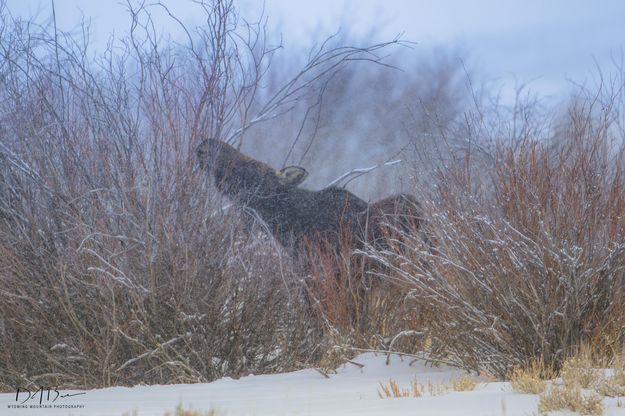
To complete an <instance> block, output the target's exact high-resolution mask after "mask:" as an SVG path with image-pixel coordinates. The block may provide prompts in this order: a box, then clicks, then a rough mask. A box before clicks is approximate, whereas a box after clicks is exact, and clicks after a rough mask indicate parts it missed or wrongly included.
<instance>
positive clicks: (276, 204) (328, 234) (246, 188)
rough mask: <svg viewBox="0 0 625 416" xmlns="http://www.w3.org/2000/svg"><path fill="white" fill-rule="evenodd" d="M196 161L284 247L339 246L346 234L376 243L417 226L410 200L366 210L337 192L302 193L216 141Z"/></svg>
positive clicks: (417, 213)
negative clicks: (257, 216) (397, 232)
mask: <svg viewBox="0 0 625 416" xmlns="http://www.w3.org/2000/svg"><path fill="white" fill-rule="evenodd" d="M198 158H199V161H200V165H201V167H202V168H203V169H206V170H207V171H208V172H209V173H210V174H211V175H212V176H213V178H214V180H215V185H216V186H217V188H218V189H219V190H220V191H221V192H222V193H223V194H225V195H227V196H228V197H229V198H231V199H232V200H233V201H235V202H237V203H239V204H242V205H243V206H245V207H249V208H252V209H253V210H255V211H256V212H257V213H258V215H259V216H260V217H261V218H262V220H263V221H264V222H265V223H266V224H267V226H268V228H269V230H270V231H271V233H272V234H273V235H274V237H275V238H276V239H277V240H278V241H279V242H280V244H282V245H283V246H284V247H287V248H289V247H295V248H296V249H299V247H300V245H301V244H302V243H304V242H307V241H308V242H315V241H325V242H327V243H330V244H331V245H332V246H335V247H338V245H339V244H340V241H341V238H342V237H344V235H345V234H344V233H345V232H348V233H350V234H349V235H351V236H352V238H351V240H352V241H353V243H355V244H358V243H359V242H362V241H365V240H369V241H374V242H376V243H377V242H380V241H383V239H384V237H385V236H387V235H388V231H389V230H394V229H401V230H404V231H409V230H411V229H415V228H416V227H418V225H419V221H421V220H420V219H421V209H420V205H419V203H418V202H417V201H416V199H415V198H414V197H412V196H410V195H406V194H399V195H394V196H391V197H388V198H384V199H382V200H379V201H377V202H374V203H372V204H371V205H369V204H367V203H366V202H365V201H363V200H362V199H360V198H358V197H357V196H356V195H354V194H352V193H351V192H349V191H347V190H345V189H342V188H337V187H329V188H325V189H322V190H319V191H309V190H305V189H301V188H298V187H297V186H295V185H293V184H290V183H288V182H286V181H284V180H280V177H279V176H278V172H276V170H275V169H273V168H272V167H271V166H269V165H267V164H265V163H263V162H260V161H258V160H255V159H252V158H250V157H248V156H245V155H244V154H243V153H241V152H240V151H239V150H237V149H235V148H234V147H232V146H230V145H228V144H226V143H224V142H221V141H219V140H215V139H210V140H205V141H204V142H203V143H202V144H201V145H200V146H199V147H198ZM389 225H390V227H389Z"/></svg>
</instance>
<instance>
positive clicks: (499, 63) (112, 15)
mask: <svg viewBox="0 0 625 416" xmlns="http://www.w3.org/2000/svg"><path fill="white" fill-rule="evenodd" d="M168 4H172V5H176V14H177V15H178V16H179V17H181V19H182V20H183V21H185V23H188V24H189V25H192V24H194V23H201V22H199V21H195V19H196V14H195V13H194V12H193V10H194V9H193V7H187V2H186V1H185V0H177V1H176V2H171V1H170V2H169V3H168ZM235 4H236V5H238V7H239V9H240V12H241V14H242V15H243V16H244V17H247V18H248V19H250V20H254V19H255V18H256V17H257V16H258V15H259V13H260V12H261V10H262V8H263V2H262V1H258V0H240V1H238V2H235ZM7 5H8V8H9V10H10V11H11V12H12V13H13V14H14V15H16V16H21V17H27V16H32V15H35V14H36V13H37V12H38V13H39V18H45V17H46V16H48V15H49V14H50V0H45V1H44V0H8V1H7ZM55 5H56V14H57V21H58V23H59V25H60V26H61V27H62V28H63V29H70V28H72V27H75V26H76V25H77V24H78V23H79V22H80V16H81V13H82V14H84V15H85V17H87V18H90V19H91V24H92V31H93V33H94V42H95V45H96V46H101V45H103V44H104V43H105V41H106V40H107V39H108V37H109V34H110V33H111V32H113V31H115V33H117V34H121V33H124V32H125V31H126V29H127V28H128V24H129V20H128V19H127V18H126V14H125V6H124V4H123V3H121V2H119V1H117V0H88V1H85V0H83V1H80V0H56V1H55ZM264 10H265V15H266V16H267V17H268V18H269V26H270V29H271V31H272V32H276V33H282V35H283V39H284V43H285V46H286V47H289V46H307V45H310V44H311V43H312V42H314V41H319V40H322V39H324V38H325V37H326V36H327V35H329V34H331V33H334V32H336V30H337V28H339V27H341V28H342V30H344V31H347V32H349V33H354V34H368V33H371V32H372V31H373V32H375V33H376V36H378V39H376V40H388V39H390V38H392V37H394V36H395V35H397V34H398V33H401V32H403V33H405V35H404V38H405V39H407V40H411V41H415V42H417V43H418V44H417V46H416V47H417V48H423V50H426V51H427V50H428V49H431V48H435V47H439V46H441V45H449V46H450V47H454V46H457V45H460V46H462V47H463V48H464V50H465V51H467V52H468V53H469V54H470V57H471V60H472V62H473V64H474V66H477V69H479V70H481V71H483V73H484V74H487V75H488V77H490V78H492V79H498V80H501V81H502V82H506V83H507V84H508V85H509V86H511V85H512V84H514V82H515V80H517V81H518V82H526V81H532V84H531V85H532V87H533V88H534V89H535V90H537V91H539V92H541V93H542V94H546V95H549V94H552V95H555V94H558V93H561V92H563V91H564V89H565V88H567V86H569V85H570V84H569V82H568V81H567V79H573V80H575V81H576V82H579V83H583V82H584V81H588V80H590V77H591V76H592V74H593V71H594V67H595V65H596V64H595V63H598V64H599V65H600V66H601V67H602V69H603V70H604V71H605V72H607V73H609V72H610V71H614V70H615V67H614V65H613V64H612V63H611V55H613V56H615V57H616V58H617V59H618V60H620V59H621V58H622V54H623V53H624V52H623V51H624V50H625V48H624V46H625V23H624V22H625V0H596V1H592V0H514V1H513V0H498V1H497V0H471V1H465V0H435V1H411V0H368V1H364V0H362V1H356V0H315V1H308V0H306V1H296V0H266V1H265V2H264ZM171 30H172V31H173V30H174V29H173V28H172V29H171Z"/></svg>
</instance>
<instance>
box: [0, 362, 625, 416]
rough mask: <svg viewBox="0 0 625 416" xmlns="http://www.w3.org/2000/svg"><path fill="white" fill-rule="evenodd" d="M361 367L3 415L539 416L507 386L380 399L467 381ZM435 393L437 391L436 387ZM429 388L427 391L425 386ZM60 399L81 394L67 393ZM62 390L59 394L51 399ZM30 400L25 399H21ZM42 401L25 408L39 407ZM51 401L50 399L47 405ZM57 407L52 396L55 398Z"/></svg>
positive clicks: (398, 367) (100, 394) (4, 408)
mask: <svg viewBox="0 0 625 416" xmlns="http://www.w3.org/2000/svg"><path fill="white" fill-rule="evenodd" d="M353 361H354V362H356V363H359V364H362V365H363V366H362V367H361V366H358V365H355V364H351V363H347V364H345V365H344V366H342V367H341V368H339V369H338V370H337V371H336V374H330V375H329V378H326V377H324V376H323V375H322V374H321V373H319V372H318V371H316V370H312V369H311V370H301V371H296V372H293V373H286V374H275V375H264V376H248V377H243V378H241V379H239V380H233V379H230V378H225V379H220V380H217V381H215V382H213V383H208V384H185V385H168V386H139V387H134V388H125V387H115V388H108V389H98V390H89V391H86V392H85V394H81V395H77V396H71V397H65V398H58V399H57V400H56V402H54V403H51V404H50V405H51V406H53V405H54V404H64V405H80V406H84V407H83V408H78V409H67V408H65V409H59V408H56V409H55V408H51V409H50V408H46V409H41V408H26V409H24V408H18V409H15V408H11V407H9V406H14V405H15V404H16V401H15V399H16V397H15V394H0V406H1V407H0V415H21V416H26V415H50V416H53V415H55V416H56V415H111V416H112V415H119V416H121V415H123V414H124V413H126V414H128V415H133V414H136V415H138V416H144V415H158V416H163V414H164V413H165V412H166V411H170V412H172V411H173V410H174V409H175V408H176V406H177V405H179V404H182V405H183V407H184V408H187V409H188V408H192V409H196V410H210V409H214V410H215V411H216V414H217V416H225V415H272V416H273V415H359V416H366V415H507V416H512V415H523V416H527V415H532V414H537V413H538V412H537V403H538V397H537V396H532V395H527V394H518V393H514V392H512V389H511V388H510V385H509V384H508V383H502V382H481V383H478V384H477V386H476V388H475V389H474V390H473V391H466V392H456V391H447V392H444V393H441V394H437V395H434V396H427V395H424V396H422V397H417V398H415V397H408V398H387V399H381V398H380V397H379V395H378V390H379V387H380V384H379V383H380V382H382V383H384V384H386V385H388V382H389V379H391V378H392V379H394V380H395V381H397V384H398V385H399V386H400V387H402V388H409V386H410V382H411V380H413V379H414V378H415V377H416V378H417V380H418V382H419V383H420V384H422V385H426V386H427V385H428V383H429V384H430V385H433V386H435V387H436V386H438V390H441V389H442V387H441V386H443V385H445V386H450V381H451V380H453V379H457V378H459V377H461V376H463V373H462V371H459V370H457V369H453V368H449V367H444V366H441V367H431V366H428V365H425V364H424V363H423V362H414V361H413V360H412V359H410V358H401V357H399V356H392V357H391V359H390V363H389V365H386V356H382V355H377V356H376V355H374V354H371V353H368V354H363V355H360V356H358V357H356V358H355V359H354V360H353ZM435 389H436V388H435ZM426 390H427V389H426ZM59 393H60V394H61V395H66V394H72V393H77V392H75V391H66V390H64V391H60V392H59ZM55 394H56V393H54V392H52V397H54V395H55ZM27 397H28V395H27V394H26V393H24V394H22V395H21V397H20V401H23V400H24V399H26V398H27ZM39 399H40V397H39V396H37V397H35V398H34V399H33V400H30V401H27V402H26V403H25V404H24V405H26V406H31V405H37V404H38V403H39ZM46 402H47V393H46V394H44V397H43V401H42V404H46ZM50 402H51V399H50ZM604 403H605V405H606V413H605V414H606V415H625V407H620V406H618V404H617V400H616V399H606V400H605V401H604ZM621 406H622V405H621Z"/></svg>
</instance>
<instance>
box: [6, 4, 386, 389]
mask: <svg viewBox="0 0 625 416" xmlns="http://www.w3.org/2000/svg"><path fill="white" fill-rule="evenodd" d="M195 5H196V7H198V10H199V11H200V12H201V13H204V14H205V17H206V20H205V24H204V25H203V26H201V27H198V28H195V30H189V29H187V28H183V29H185V33H187V34H188V35H189V39H188V42H187V43H186V44H184V45H174V44H172V43H167V42H164V41H160V40H159V37H158V34H157V33H155V32H153V31H152V28H153V19H152V13H154V12H155V11H156V10H158V11H160V12H162V13H164V14H165V15H168V14H169V10H168V9H167V8H166V6H165V5H163V4H160V3H156V4H154V5H152V6H149V7H148V6H145V7H143V6H140V7H138V8H134V7H133V6H132V5H129V17H130V23H131V29H130V33H129V35H128V36H126V37H125V38H124V39H123V40H122V41H121V42H118V43H116V42H113V43H112V44H111V46H110V48H109V49H108V50H106V51H105V52H104V53H103V54H101V55H96V56H95V58H93V55H92V53H91V51H90V49H89V47H88V41H87V39H88V36H85V37H83V38H80V37H76V36H73V35H71V34H68V33H63V32H60V31H57V30H56V28H55V26H54V24H53V23H54V22H52V23H51V24H49V25H44V26H40V25H37V24H36V23H35V22H28V21H26V22H25V21H16V20H13V19H12V18H11V17H10V16H9V15H8V14H7V13H5V11H4V9H3V8H0V14H1V18H2V22H1V25H2V30H0V54H1V55H2V60H1V63H0V71H1V74H0V137H1V138H2V140H1V141H0V256H1V258H0V270H2V272H1V273H0V287H1V288H2V289H0V296H1V301H0V335H1V336H0V388H2V389H4V390H10V389H15V388H16V387H17V386H26V387H28V386H31V385H37V386H39V385H41V384H49V385H55V386H64V387H93V386H109V385H131V384H136V383H173V382H177V383H180V382H197V381H207V380H212V379H214V378H216V377H220V376H223V375H231V376H239V375H241V374H246V373H249V372H255V373H262V372H273V371H286V370H289V369H293V368H298V367H300V366H302V365H306V364H310V363H311V362H313V363H314V362H315V360H318V359H319V357H320V356H321V355H322V354H321V352H320V351H319V348H318V347H317V346H316V344H315V342H316V338H315V334H314V333H312V331H314V330H315V327H314V325H312V324H311V322H314V321H311V319H310V316H309V314H310V309H309V308H308V307H307V304H306V300H305V296H303V293H302V290H301V283H300V279H299V277H298V276H297V274H296V273H294V272H293V271H292V270H293V268H292V267H291V263H290V261H289V260H288V258H285V257H284V253H283V251H282V249H281V248H280V247H278V246H277V245H275V244H273V241H272V240H271V239H267V238H266V237H265V236H264V234H263V233H262V232H261V230H259V229H257V228H254V226H252V229H251V230H250V229H249V224H246V225H245V227H246V228H247V232H242V228H243V227H244V225H242V221H241V219H240V216H239V213H237V212H236V210H225V209H223V208H222V207H223V206H224V205H225V201H222V200H221V199H220V198H218V197H216V195H215V194H216V191H215V189H214V187H212V186H211V184H210V183H208V181H207V180H206V179H205V177H204V175H203V174H202V173H201V172H200V171H199V169H198V168H197V166H196V165H197V162H196V157H195V149H196V148H197V146H198V144H199V143H200V141H202V140H204V139H206V138H209V137H226V138H229V139H230V140H232V139H234V138H237V137H241V136H242V135H244V134H245V133H246V132H247V131H248V130H249V129H250V128H252V127H253V126H255V125H257V124H258V123H261V122H263V121H266V120H268V119H271V118H273V117H276V115H279V114H281V113H284V112H287V111H289V109H290V108H291V106H292V104H293V103H294V102H297V101H298V100H300V99H302V97H304V96H307V94H308V95H310V94H314V91H315V90H316V84H315V83H316V82H323V80H324V79H325V78H327V77H332V76H333V75H334V74H335V73H336V71H339V70H340V69H341V68H342V67H344V66H345V65H346V64H347V63H348V62H350V61H353V60H360V59H366V60H369V61H374V62H375V61H378V60H379V58H378V57H376V56H375V51H376V50H378V49H380V48H383V47H384V46H386V45H388V44H383V45H378V46H374V47H372V48H355V47H354V48H352V47H346V48H341V49H340V50H334V52H336V53H332V51H331V50H326V49H323V48H321V49H319V50H318V51H316V53H315V54H311V56H310V61H309V62H308V64H307V65H305V66H304V68H303V69H301V70H300V72H299V73H297V74H296V76H294V77H293V78H292V79H289V80H286V81H285V85H284V88H279V89H278V91H276V92H274V93H273V94H271V95H270V96H269V98H268V99H267V101H266V102H260V101H259V100H258V96H257V91H258V88H259V86H260V80H261V79H262V77H263V76H264V74H265V73H266V69H267V68H268V66H269V65H270V63H271V57H272V55H273V53H274V52H275V50H276V48H273V47H270V46H268V39H266V37H265V31H264V27H263V25H262V24H260V23H258V24H243V25H242V24H239V23H238V22H239V20H238V18H237V14H236V10H235V9H234V7H233V3H232V2H231V1H228V0H224V1H214V2H202V1H200V2H196V3H195ZM172 18H174V17H172ZM174 19H175V18H174ZM175 21H178V20H175ZM84 29H85V33H87V28H84ZM191 33H193V35H192V34H191ZM396 43H397V42H391V44H396Z"/></svg>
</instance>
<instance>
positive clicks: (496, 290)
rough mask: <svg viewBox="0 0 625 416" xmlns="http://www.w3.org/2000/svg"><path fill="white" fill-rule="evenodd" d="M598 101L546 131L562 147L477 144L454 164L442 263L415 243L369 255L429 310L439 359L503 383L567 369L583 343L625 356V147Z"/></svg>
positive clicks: (444, 181) (439, 213) (438, 234)
mask: <svg viewBox="0 0 625 416" xmlns="http://www.w3.org/2000/svg"><path fill="white" fill-rule="evenodd" d="M601 94H602V93H601V91H600V93H599V94H595V97H597V96H601V97H603V95H601ZM596 101H597V99H595V100H594V101H591V100H586V101H583V100H582V99H578V100H576V101H575V102H574V104H573V105H572V107H571V109H570V112H569V113H568V115H567V116H566V117H567V118H566V119H565V120H563V121H562V123H560V125H559V127H558V129H557V131H554V130H550V131H548V132H547V134H549V133H551V134H555V133H557V134H558V138H559V140H553V141H551V140H548V139H542V140H539V139H538V138H536V139H532V138H531V137H522V138H519V139H516V140H513V141H499V142H496V143H495V144H494V145H493V147H492V151H489V152H487V153H484V151H485V148H484V147H480V146H479V143H478V144H476V145H475V146H472V145H471V142H470V141H469V144H468V145H467V147H465V148H464V150H461V151H459V152H454V153H452V158H448V159H447V160H444V161H443V162H444V164H442V165H441V166H440V167H439V171H438V180H437V182H436V186H435V187H433V190H432V195H431V200H432V203H430V204H428V207H427V211H428V213H429V216H428V219H429V223H430V227H431V230H432V232H433V234H434V240H435V246H436V252H434V253H433V252H432V251H431V250H428V249H427V248H425V247H424V245H423V243H422V241H420V240H419V239H417V238H415V237H412V240H410V239H411V236H410V235H409V234H405V235H404V237H405V240H404V242H403V243H401V249H400V250H397V249H389V250H376V249H374V248H372V249H371V250H370V252H369V257H370V258H372V259H375V260H376V261H379V262H381V263H383V264H384V265H385V266H386V267H387V270H386V271H382V272H381V273H379V274H380V276H381V277H383V278H387V279H391V280H395V281H397V280H399V281H403V282H404V283H407V284H409V285H410V286H411V289H410V291H409V293H408V295H407V297H408V299H411V300H413V301H414V302H415V303H417V304H419V305H421V307H423V308H426V309H428V310H429V311H430V312H429V313H428V315H429V316H430V317H431V318H432V319H430V320H429V321H428V322H427V324H426V326H425V327H424V328H423V327H422V328H417V329H425V330H426V331H427V333H428V335H429V336H431V338H432V340H433V347H432V351H431V353H432V355H431V356H432V357H436V358H437V359H443V360H445V361H447V362H453V363H456V364H457V365H460V366H462V367H464V368H467V369H481V370H486V371H488V372H491V373H493V374H496V375H499V376H501V377H505V375H506V373H507V372H508V371H509V370H510V368H512V367H514V366H517V365H520V364H522V363H524V362H527V361H528V360H531V359H532V358H534V357H543V359H544V360H545V363H546V364H547V365H548V366H551V367H554V368H559V367H560V365H561V363H562V361H563V360H564V359H565V358H566V356H567V355H568V354H569V353H570V352H571V351H572V350H573V348H574V347H576V346H578V345H580V344H581V343H583V342H591V343H592V342H597V341H599V342H601V343H603V345H607V343H608V341H609V342H610V343H611V345H612V346H611V348H614V347H617V346H618V345H622V342H623V340H624V339H623V335H624V334H623V314H622V311H623V308H624V306H625V303H624V302H625V300H624V298H623V293H624V291H623V288H624V287H625V282H624V273H623V271H624V267H625V223H624V222H623V221H622V219H623V218H625V176H624V175H625V172H624V170H623V166H624V165H623V162H624V159H623V156H624V151H625V150H624V149H625V147H624V146H623V144H622V137H618V136H615V134H617V131H616V130H614V129H611V128H610V126H611V120H612V118H611V115H610V114H609V113H606V112H598V111H596V110H595V107H594V103H596ZM602 105H603V107H602V108H604V109H608V110H609V109H610V108H611V107H610V105H609V97H608V101H607V103H602ZM563 126H564V127H563ZM529 131H531V130H529ZM485 160H488V161H489V163H486V162H485ZM609 348H610V347H606V349H609ZM617 349H618V348H617Z"/></svg>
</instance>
